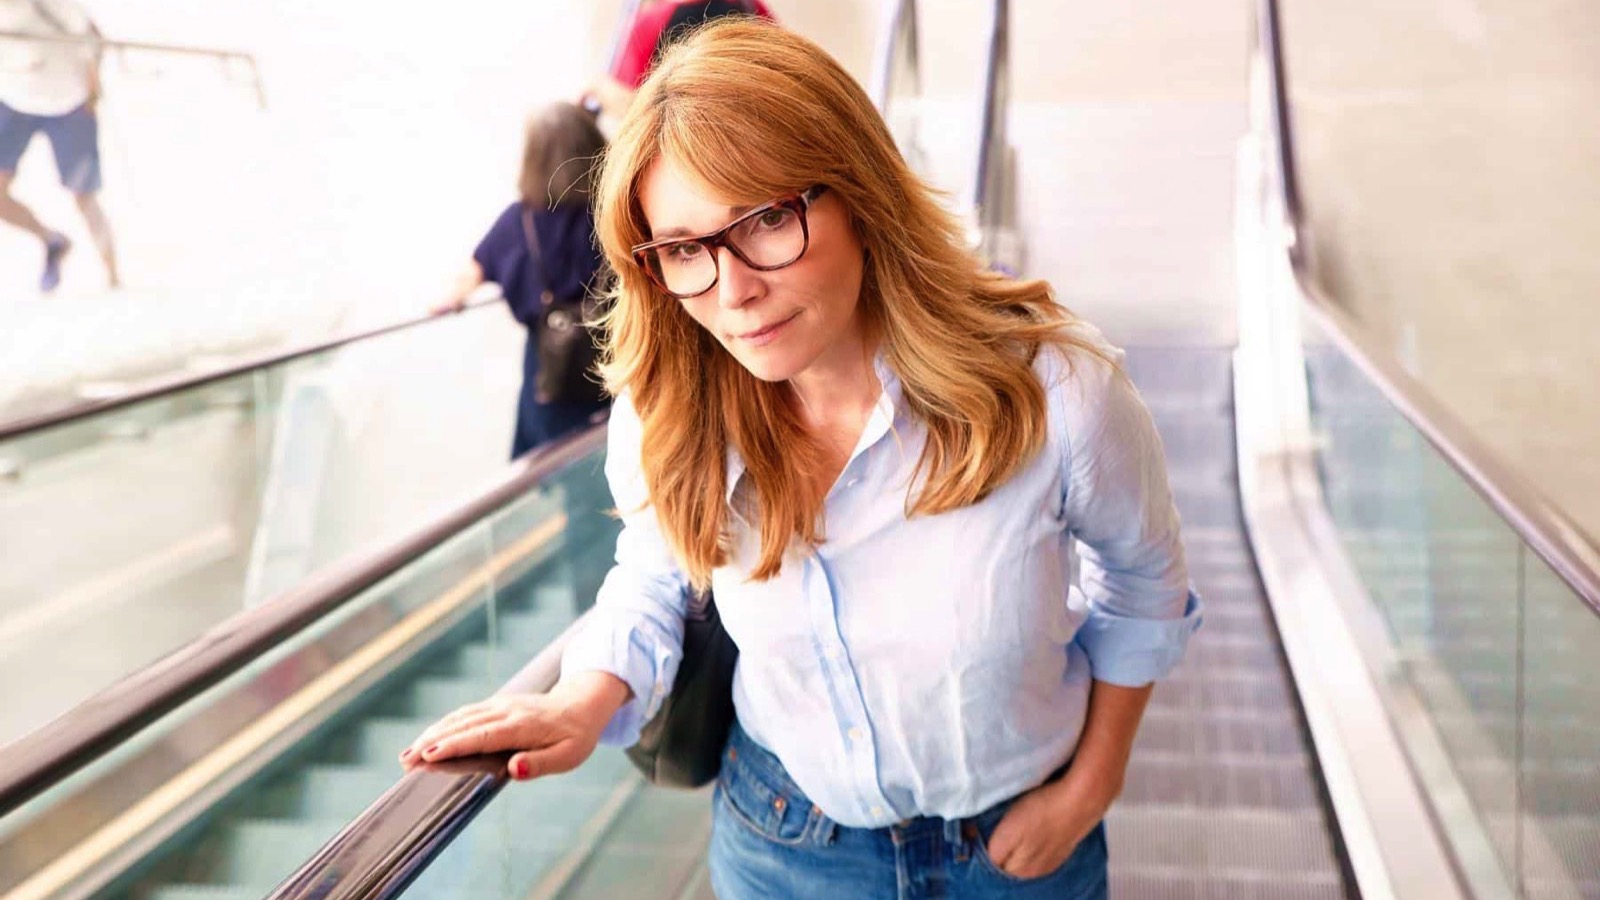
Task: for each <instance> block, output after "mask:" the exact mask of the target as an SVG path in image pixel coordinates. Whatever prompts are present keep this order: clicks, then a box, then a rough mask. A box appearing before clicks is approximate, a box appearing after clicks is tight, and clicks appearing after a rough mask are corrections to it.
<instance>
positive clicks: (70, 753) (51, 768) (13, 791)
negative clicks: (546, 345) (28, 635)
mask: <svg viewBox="0 0 1600 900" xmlns="http://www.w3.org/2000/svg"><path fill="white" fill-rule="evenodd" d="M603 416H604V414H603V413H602V414H599V416H597V419H596V424H594V425H593V426H592V427H590V428H588V429H585V430H584V431H582V432H580V433H577V434H574V435H571V436H569V437H567V438H563V439H562V440H560V441H557V442H555V443H553V444H550V445H548V446H546V447H542V448H540V449H539V450H536V451H534V452H533V453H531V454H529V455H528V456H526V457H524V458H522V459H520V460H518V461H516V462H515V463H512V464H511V465H510V466H509V467H508V468H507V469H506V471H505V472H504V473H503V474H501V475H500V476H499V477H497V478H496V479H495V480H494V482H493V483H491V484H490V485H488V486H487V487H486V488H485V489H483V490H481V491H479V492H477V493H476V494H474V495H473V496H472V498H471V499H469V500H467V501H466V502H464V503H462V504H460V505H458V506H456V507H455V508H453V509H452V510H450V511H449V512H448V513H446V514H444V515H442V516H440V517H438V518H436V519H434V520H433V521H431V522H428V523H427V524H425V525H423V526H422V527H420V528H418V529H416V530H414V531H412V532H411V533H409V534H407V535H406V536H404V537H402V538H400V539H398V540H395V541H393V542H390V543H387V544H385V545H383V546H381V547H377V548H375V549H370V550H367V551H364V552H361V553H359V554H355V555H352V556H350V557H346V558H345V559H344V560H343V561H341V562H339V563H336V564H334V565H332V566H330V567H328V568H326V569H323V570H321V571H319V572H318V573H317V574H315V575H313V576H311V577H310V578H308V579H307V580H306V581H304V582H302V583H301V584H300V585H298V586H296V587H295V588H293V589H291V590H289V591H286V592H284V593H282V594H279V595H278V596H276V597H274V598H273V599H271V600H270V601H268V602H266V603H263V604H262V605H260V606H257V607H255V608H253V609H249V610H246V611H244V612H241V613H239V614H238V615H235V616H233V617H231V618H229V619H228V620H226V621H224V622H222V623H221V624H219V625H217V626H216V627H214V628H212V629H211V630H210V631H208V632H206V633H205V634H203V635H201V636H200V637H198V638H196V639H195V640H193V641H191V642H189V643H188V644H186V645H184V646H183V647H181V648H179V649H178V650H177V651H175V652H173V653H172V654H170V655H168V656H166V657H164V658H162V659H161V660H159V661H157V662H155V663H153V664H151V665H149V666H147V667H145V668H144V669H141V670H139V671H138V672H135V673H134V674H132V675H130V676H128V677H127V678H124V679H123V680H122V681H121V682H119V683H117V684H116V685H113V686H112V687H109V688H107V689H105V690H103V691H101V692H100V693H98V694H96V695H94V696H93V697H91V698H89V699H88V700H86V701H84V702H83V703H81V704H79V705H77V706H75V707H73V708H72V709H70V710H68V711H67V712H66V713H65V714H63V715H62V716H60V717H59V718H57V719H55V720H54V721H52V722H50V723H49V724H47V725H45V726H44V727H42V728H39V729H37V730H35V731H32V732H30V733H28V734H26V735H24V736H23V737H21V738H18V739H17V740H15V741H13V742H11V743H10V744H7V745H5V746H4V747H0V754H3V755H4V756H5V758H6V760H7V763H6V766H5V767H4V768H3V769H0V817H4V816H6V815H9V814H10V813H11V812H13V811H14V810H16V809H17V808H18V807H20V806H21V805H22V804H24V803H26V802H27V801H28V800H30V799H32V798H34V797H36V796H38V795H39V794H40V793H41V792H43V791H45V790H48V789H49V788H50V787H52V786H53V785H56V784H58V783H60V782H61V781H63V780H64V779H66V778H67V777H68V776H70V775H72V773H74V772H76V771H78V770H79V769H82V768H83V767H84V766H86V765H88V764H89V763H91V762H93V761H94V760H96V759H98V758H99V757H101V756H102V755H104V754H105V753H107V752H108V751H109V750H110V749H112V748H113V747H115V746H116V745H117V744H118V743H120V742H122V741H124V740H127V739H128V738H129V737H131V736H133V735H134V734H136V733H138V732H139V731H141V730H142V729H144V728H146V727H147V726H149V725H151V724H153V723H155V722H156V721H157V720H159V719H160V718H161V717H162V716H164V715H166V714H168V713H170V712H171V711H172V710H174V709H176V708H177V707H179V706H180V705H182V704H183V703H186V702H188V701H189V700H192V699H194V698H195V697H197V696H199V695H200V694H201V693H202V692H203V691H205V690H206V689H207V688H209V687H211V686H213V685H215V684H217V683H219V682H221V681H222V680H223V679H225V678H227V677H228V676H230V675H232V674H234V673H235V672H238V671H240V670H241V669H242V668H244V667H245V666H246V665H248V664H249V663H250V662H252V661H254V660H256V659H258V658H260V657H261V656H262V655H264V654H266V653H267V652H268V651H270V650H272V649H273V648H274V647H276V646H277V645H278V644H279V643H280V642H282V641H284V640H286V639H288V638H290V637H291V636H293V635H295V634H297V633H299V632H301V631H303V630H304V629H306V628H308V627H310V626H311V625H313V624H314V623H316V622H317V621H319V620H321V619H322V618H324V617H326V616H328V615H329V614H331V613H333V612H335V611H336V610H338V609H339V608H341V607H342V606H344V605H345V604H346V603H349V602H351V601H352V600H354V599H356V598H357V597H359V596H360V595H361V594H362V593H363V592H364V591H366V590H367V589H368V588H370V587H372V586H373V585H375V584H377V583H378V582H380V581H382V580H383V579H385V578H387V577H389V576H390V575H393V574H394V573H396V572H398V571H400V570H401V569H402V568H404V567H405V566H407V565H409V564H410V563H411V562H412V561H414V560H415V559H416V558H417V557H419V556H421V555H423V554H424V553H427V552H429V551H430V550H433V549H434V548H436V547H439V546H440V545H442V544H444V543H445V542H446V541H448V540H450V539H451V538H452V537H454V536H456V535H457V534H460V533H461V532H463V531H465V530H466V529H468V528H470V527H472V526H473V525H475V524H477V523H478V522H480V521H482V520H483V519H484V518H485V517H487V516H490V515H492V514H493V513H495V512H496V511H498V510H500V509H502V508H504V507H505V506H507V505H508V504H510V503H512V502H514V501H516V500H517V499H519V498H520V497H522V496H524V495H525V494H527V493H528V492H529V491H531V490H533V489H534V488H536V487H538V486H539V484H541V483H542V482H543V481H545V480H546V479H547V478H549V477H550V476H551V475H553V474H555V473H556V472H558V471H560V470H561V469H562V468H564V467H565V466H567V465H569V464H571V463H573V462H575V461H577V460H579V459H582V458H584V457H585V456H588V455H589V454H591V453H594V452H595V451H597V450H599V449H600V448H602V447H604V446H605V432H606V427H605V424H604V422H603V420H602V419H601V417H603Z"/></svg>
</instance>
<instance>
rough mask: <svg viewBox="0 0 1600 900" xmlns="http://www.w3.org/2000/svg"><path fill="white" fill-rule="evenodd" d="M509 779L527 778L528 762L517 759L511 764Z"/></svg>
mask: <svg viewBox="0 0 1600 900" xmlns="http://www.w3.org/2000/svg"><path fill="white" fill-rule="evenodd" d="M511 777H512V778H516V779H522V778H527V777H528V761H527V760H525V759H519V760H517V761H516V762H513V763H512V764H511Z"/></svg>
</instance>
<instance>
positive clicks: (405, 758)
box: [400, 747, 417, 762]
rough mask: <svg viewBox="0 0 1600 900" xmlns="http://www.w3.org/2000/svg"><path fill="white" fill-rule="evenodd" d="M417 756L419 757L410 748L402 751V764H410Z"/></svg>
mask: <svg viewBox="0 0 1600 900" xmlns="http://www.w3.org/2000/svg"><path fill="white" fill-rule="evenodd" d="M416 755H417V751H415V750H413V749H411V748H410V747H407V748H406V749H404V750H401V751H400V761H401V762H410V761H411V757H413V756H416Z"/></svg>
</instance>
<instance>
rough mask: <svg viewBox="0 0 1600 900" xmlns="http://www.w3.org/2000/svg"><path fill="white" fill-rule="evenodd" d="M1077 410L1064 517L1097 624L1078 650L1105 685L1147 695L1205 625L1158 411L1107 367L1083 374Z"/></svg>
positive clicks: (1088, 367) (1075, 389)
mask: <svg viewBox="0 0 1600 900" xmlns="http://www.w3.org/2000/svg"><path fill="white" fill-rule="evenodd" d="M1074 368H1075V372H1074V376H1075V377H1073V378H1070V379H1067V381H1068V383H1069V384H1071V385H1072V387H1071V388H1070V389H1069V393H1070V395H1071V396H1070V397H1069V398H1068V402H1067V403H1066V404H1065V405H1066V408H1067V410H1068V412H1067V415H1066V419H1067V440H1066V442H1065V446H1066V454H1065V456H1066V459H1065V460H1064V472H1063V483H1064V484H1065V486H1066V497H1065V501H1064V507H1063V518H1064V519H1065V521H1066V524H1067V527H1068V528H1069V529H1070V530H1071V531H1072V533H1073V535H1074V536H1075V537H1076V538H1077V539H1078V549H1079V554H1080V563H1081V565H1080V570H1079V584H1080V587H1081V588H1082V590H1083V593H1084V596H1085V597H1086V598H1087V600H1088V607H1089V615H1088V619H1087V620H1086V621H1085V622H1084V623H1083V626H1082V627H1081V628H1080V629H1079V631H1078V634H1077V637H1076V642H1077V643H1078V645H1079V646H1081V647H1082V648H1083V650H1084V652H1085V653H1086V654H1087V655H1088V657H1089V665H1090V670H1091V671H1092V673H1093V675H1094V678H1095V679H1096V680H1099V681H1104V682H1108V683H1111V684H1117V685H1123V686H1127V687H1140V686H1143V685H1146V684H1149V683H1151V682H1153V681H1156V680H1158V679H1160V678H1162V677H1163V676H1165V675H1166V674H1167V673H1168V672H1170V671H1171V670H1172V668H1173V667H1174V666H1176V665H1177V664H1178V662H1179V661H1180V660H1181V659H1182V658H1183V653H1184V649H1185V647H1186V646H1187V645H1188V641H1189V635H1191V634H1193V633H1194V631H1195V629H1196V628H1198V627H1199V626H1200V619H1201V603H1200V598H1199V597H1198V596H1197V595H1196V594H1195V592H1194V591H1193V590H1192V589H1191V588H1190V586H1189V575H1188V567H1187V566H1186V564H1185V562H1184V555H1183V542H1182V539H1181V537H1180V535H1179V527H1178V510H1177V507H1176V506H1174V505H1173V501H1172V492H1171V490H1170V489H1169V487H1168V485H1167V466H1166V457H1165V454H1164V452H1163V450H1162V446H1161V438H1160V435H1158V434H1157V433H1156V428H1155V422H1154V420H1153V419H1152V418H1151V416H1150V410H1149V409H1148V408H1147V407H1146V406H1145V404H1144V401H1143V400H1141V399H1140V397H1139V393H1138V391H1137V390H1136V389H1135V388H1134V386H1133V383H1132V381H1130V380H1129V379H1128V377H1127V376H1126V375H1125V374H1123V373H1122V372H1121V371H1120V370H1117V369H1113V368H1112V367H1111V366H1109V365H1107V364H1106V363H1104V362H1102V361H1099V360H1093V359H1085V360H1080V361H1079V362H1078V363H1077V364H1076V365H1075V367H1074Z"/></svg>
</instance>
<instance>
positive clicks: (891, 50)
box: [869, 0, 922, 117]
mask: <svg viewBox="0 0 1600 900" xmlns="http://www.w3.org/2000/svg"><path fill="white" fill-rule="evenodd" d="M882 28H883V32H882V34H883V37H882V38H880V39H879V41H878V47H877V49H876V50H875V51H874V53H873V61H872V82H871V84H870V85H869V86H870V88H871V90H872V104H873V105H874V106H876V107H877V108H878V112H879V114H881V115H883V116H885V117H887V116H888V115H889V100H890V99H891V95H892V94H893V91H894V58H895V53H896V51H897V50H898V49H899V48H900V46H901V44H902V43H904V45H905V50H906V60H907V62H908V63H909V65H910V70H911V83H912V90H913V91H916V92H918V93H920V92H921V90H922V64H921V60H920V58H919V57H918V49H917V43H918V37H917V0H893V2H891V3H890V4H889V5H888V7H887V8H886V10H885V18H884V23H883V26H882Z"/></svg>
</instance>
